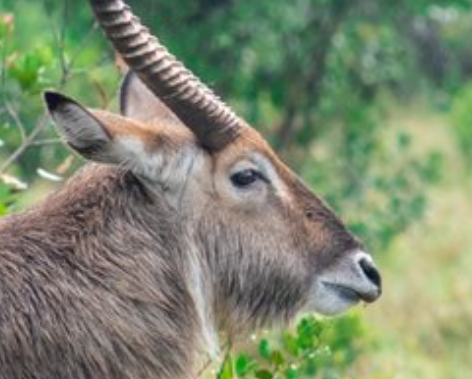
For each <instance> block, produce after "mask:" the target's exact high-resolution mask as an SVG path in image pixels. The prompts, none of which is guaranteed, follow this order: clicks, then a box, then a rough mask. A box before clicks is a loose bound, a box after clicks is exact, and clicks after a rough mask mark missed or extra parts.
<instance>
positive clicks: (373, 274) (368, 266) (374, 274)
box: [359, 258, 382, 289]
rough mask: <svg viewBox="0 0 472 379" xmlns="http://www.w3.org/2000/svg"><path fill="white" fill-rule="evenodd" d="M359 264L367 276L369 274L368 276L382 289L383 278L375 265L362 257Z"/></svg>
mask: <svg viewBox="0 0 472 379" xmlns="http://www.w3.org/2000/svg"><path fill="white" fill-rule="evenodd" d="M359 265H360V266H361V268H362V271H363V272H364V274H365V276H367V278H368V279H369V280H370V281H371V282H372V283H374V284H375V285H376V286H377V287H378V288H379V289H380V287H381V286H382V278H381V277H380V273H379V271H378V270H377V269H376V268H375V266H374V265H373V264H372V263H371V262H370V261H369V260H368V259H366V258H362V259H361V260H360V262H359Z"/></svg>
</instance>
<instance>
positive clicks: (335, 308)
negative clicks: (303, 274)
mask: <svg viewBox="0 0 472 379" xmlns="http://www.w3.org/2000/svg"><path fill="white" fill-rule="evenodd" d="M360 301H361V299H360V298H359V296H357V294H356V293H355V292H353V291H351V290H350V289H349V288H345V287H342V286H338V285H333V284H331V283H323V282H318V283H315V284H314V285H313V287H312V289H311V291H310V295H309V298H308V301H307V304H306V306H305V311H308V312H316V313H319V314H321V315H323V316H336V315H340V314H342V313H344V312H347V311H348V310H349V309H350V308H352V307H354V306H355V305H357V304H359V302H360Z"/></svg>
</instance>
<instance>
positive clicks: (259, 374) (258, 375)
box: [255, 370, 274, 379]
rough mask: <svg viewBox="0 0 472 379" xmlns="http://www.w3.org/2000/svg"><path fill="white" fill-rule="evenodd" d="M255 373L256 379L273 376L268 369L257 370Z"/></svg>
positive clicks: (268, 378)
mask: <svg viewBox="0 0 472 379" xmlns="http://www.w3.org/2000/svg"><path fill="white" fill-rule="evenodd" d="M255 375H256V378H257V379H272V378H273V377H274V375H272V373H271V372H270V371H269V370H258V371H256V374H255Z"/></svg>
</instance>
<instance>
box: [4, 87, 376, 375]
mask: <svg viewBox="0 0 472 379" xmlns="http://www.w3.org/2000/svg"><path fill="white" fill-rule="evenodd" d="M50 96H53V95H50ZM54 96H56V97H54V98H53V99H52V100H51V99H49V106H50V109H51V113H52V115H53V118H54V119H55V120H56V122H57V123H58V125H59V126H58V130H59V132H60V133H61V134H62V135H63V137H64V138H65V139H66V141H67V142H69V144H70V145H71V146H73V147H74V146H80V148H77V147H76V150H77V151H78V152H79V153H81V154H83V155H84V156H86V157H88V158H92V159H97V160H99V161H100V162H105V163H109V164H112V165H109V166H107V165H96V164H89V165H87V166H86V167H85V168H84V169H82V170H81V171H80V173H78V174H77V175H76V176H74V177H73V178H72V179H71V180H70V181H69V182H68V183H67V184H66V185H65V186H64V188H62V189H61V190H60V191H58V192H57V193H55V194H53V195H51V196H50V197H49V198H47V199H46V200H45V201H44V202H43V203H42V204H40V205H38V206H36V207H34V208H33V209H31V210H29V211H27V212H25V213H23V214H19V215H14V216H10V217H7V218H5V219H3V220H1V221H0V379H52V378H54V379H58V378H63V379H82V378H83V379H89V378H90V379H120V378H123V379H138V378H139V379H146V378H149V379H151V378H152V379H171V378H172V379H179V378H190V377H192V375H193V374H194V373H195V370H196V368H197V363H198V357H199V356H200V354H201V353H202V352H203V351H204V350H205V349H206V348H207V347H208V346H207V345H208V344H209V343H210V344H211V343H212V341H209V340H211V339H212V333H213V332H216V331H217V330H223V331H226V332H228V333H233V334H234V333H239V332H240V331H245V330H248V329H253V328H255V327H259V326H261V325H267V324H269V323H274V322H285V321H287V320H288V319H290V318H292V317H293V316H294V315H295V314H296V313H297V312H298V311H300V310H301V309H304V308H306V307H307V304H309V303H310V297H313V295H312V292H313V284H314V283H315V282H316V281H317V280H318V279H319V278H320V277H321V276H322V275H325V274H326V273H332V272H334V273H336V275H337V277H343V275H346V276H348V275H351V276H353V277H354V279H355V280H357V281H359V282H361V281H364V282H365V278H364V277H363V275H364V274H362V273H361V274H359V272H361V271H359V269H358V268H356V267H354V268H356V270H357V271H355V273H354V274H353V273H352V272H351V271H353V270H354V268H352V267H351V266H355V265H357V263H356V262H352V259H351V258H350V256H351V255H352V252H353V251H356V249H359V248H360V244H359V243H358V242H357V241H356V240H355V238H354V237H353V236H352V235H351V234H349V232H348V231H347V230H346V228H345V227H344V225H343V224H342V222H341V221H340V220H339V219H338V218H337V217H336V216H335V215H334V214H333V212H332V211H331V210H330V209H329V208H328V207H327V206H326V205H325V204H324V203H323V202H322V201H321V200H320V199H319V198H318V197H316V196H315V195H314V194H313V193H312V192H311V191H309V190H308V189H307V187H306V186H305V185H304V184H303V183H302V182H301V181H300V179H299V178H298V177H297V176H296V175H295V174H293V173H292V172H291V171H290V170H289V169H288V168H287V167H286V166H285V165H284V164H283V163H282V162H281V161H280V160H279V159H278V158H277V156H276V155H275V154H274V152H273V151H272V150H271V149H270V147H269V146H268V144H267V143H266V142H265V140H264V139H263V138H262V137H261V136H260V135H259V134H258V133H257V132H256V131H255V130H253V129H251V128H249V127H246V128H245V129H244V130H243V131H242V133H241V134H240V136H239V138H238V139H237V140H236V141H234V143H233V144H231V145H229V146H228V147H227V148H226V149H225V150H223V151H220V152H218V153H212V152H208V151H206V150H204V149H202V148H201V147H200V146H199V145H198V142H197V141H196V138H195V137H194V136H193V135H192V134H191V133H190V132H189V130H188V129H187V128H185V126H183V125H181V124H179V123H178V122H176V120H175V119H172V118H165V117H164V118H161V117H159V114H156V115H154V116H155V117H149V114H148V113H149V112H148V110H146V112H147V113H146V121H142V120H141V121H139V120H136V119H134V120H131V119H129V118H127V117H123V116H117V115H110V114H108V113H104V112H100V111H98V112H97V111H93V112H92V113H90V112H89V111H86V110H84V109H83V108H81V107H80V106H79V105H78V104H76V103H75V102H72V101H71V100H69V99H67V98H65V97H62V96H59V95H54ZM129 101H132V99H130V100H129ZM138 118H139V117H138ZM64 125H66V126H67V127H64ZM130 141H131V142H130ZM71 142H74V143H71ZM240 166H241V167H242V169H245V168H246V167H247V166H249V167H256V168H257V169H258V170H261V171H264V170H265V171H266V172H265V173H264V175H266V176H267V177H266V178H265V180H264V181H263V180H260V181H259V182H255V183H254V185H253V186H251V187H250V188H248V189H241V188H237V187H235V186H234V184H233V183H232V181H231V178H232V175H233V172H234V171H235V170H236V171H238V170H241V167H240ZM359 275H360V276H359ZM354 279H353V280H354ZM364 282H363V283H364ZM354 284H355V283H354ZM364 284H365V283H364ZM369 285H371V284H369ZM369 288H370V287H369ZM369 291H370V290H369ZM371 292H372V291H371ZM333 296H334V295H333ZM336 296H337V295H336ZM375 296H378V294H377V295H375ZM320 301H321V300H320Z"/></svg>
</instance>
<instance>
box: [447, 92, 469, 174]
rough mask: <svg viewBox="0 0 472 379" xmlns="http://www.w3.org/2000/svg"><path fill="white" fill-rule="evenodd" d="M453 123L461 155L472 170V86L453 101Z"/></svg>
mask: <svg viewBox="0 0 472 379" xmlns="http://www.w3.org/2000/svg"><path fill="white" fill-rule="evenodd" d="M451 121H452V127H453V131H454V134H455V136H456V140H457V142H458V145H459V148H460V151H461V153H462V154H463V155H464V157H465V158H466V160H467V167H468V168H469V170H470V169H471V168H472V85H468V86H465V87H464V88H463V89H462V90H461V91H460V92H459V93H458V94H457V95H456V96H455V98H454V99H453V102H452V109H451Z"/></svg>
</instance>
